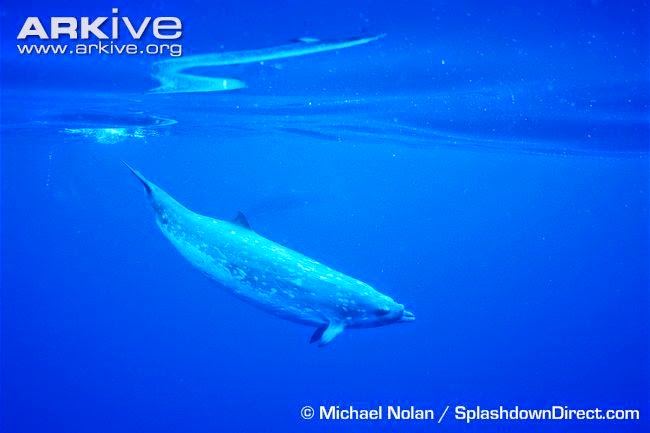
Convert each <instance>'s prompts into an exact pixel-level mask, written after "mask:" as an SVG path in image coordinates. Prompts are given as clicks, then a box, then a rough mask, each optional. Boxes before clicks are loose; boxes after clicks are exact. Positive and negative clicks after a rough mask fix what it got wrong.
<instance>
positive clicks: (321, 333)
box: [309, 322, 345, 347]
mask: <svg viewBox="0 0 650 433" xmlns="http://www.w3.org/2000/svg"><path fill="white" fill-rule="evenodd" d="M344 329H345V325H344V324H343V323H339V322H330V323H329V325H328V326H321V327H320V328H318V329H316V331H314V334H313V335H312V336H311V339H310V340H309V342H310V343H315V342H318V345H319V346H320V347H323V346H325V345H326V344H327V343H329V342H330V341H332V340H334V339H335V338H336V336H337V335H339V334H340V333H341V332H343V330H344Z"/></svg>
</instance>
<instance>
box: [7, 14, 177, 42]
mask: <svg viewBox="0 0 650 433" xmlns="http://www.w3.org/2000/svg"><path fill="white" fill-rule="evenodd" d="M111 12H112V13H113V15H112V16H110V17H95V18H91V17H79V18H77V17H50V19H49V23H48V22H46V23H45V25H44V23H43V22H42V21H41V20H40V18H38V17H27V19H25V22H24V23H23V26H22V28H21V29H20V32H19V33H18V37H17V39H18V40H33V39H35V38H37V39H40V40H50V39H54V40H57V39H59V38H61V37H68V38H69V39H72V40H88V39H91V38H96V39H100V40H108V39H111V40H117V39H120V38H123V37H130V38H131V39H133V40H140V38H142V37H143V36H144V35H145V34H147V33H148V32H151V34H152V35H153V37H154V38H156V39H159V40H174V39H179V38H180V37H181V36H182V35H183V22H182V21H181V19H180V18H178V17H155V18H153V17H149V16H147V17H144V18H143V19H141V20H139V19H131V18H129V17H128V16H119V9H118V8H112V10H111Z"/></svg>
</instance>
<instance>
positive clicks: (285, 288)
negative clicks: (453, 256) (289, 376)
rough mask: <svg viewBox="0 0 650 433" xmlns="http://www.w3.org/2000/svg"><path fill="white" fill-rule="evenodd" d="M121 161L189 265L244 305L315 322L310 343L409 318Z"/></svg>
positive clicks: (354, 282)
mask: <svg viewBox="0 0 650 433" xmlns="http://www.w3.org/2000/svg"><path fill="white" fill-rule="evenodd" d="M125 165H126V166H127V168H128V169H129V170H130V171H131V173H133V175H134V176H135V177H136V178H137V179H138V180H139V181H140V182H141V183H142V185H143V186H144V190H145V193H146V196H147V197H148V200H149V203H150V204H151V207H152V208H153V211H154V214H155V219H156V223H157V225H158V227H159V228H160V231H161V232H162V233H163V235H164V236H165V237H166V238H167V239H168V240H169V241H170V242H171V244H172V245H173V246H174V247H175V248H176V250H178V252H179V253H180V254H181V255H182V256H183V257H184V258H185V259H186V260H187V261H188V262H189V263H190V264H192V265H193V266H194V267H195V268H197V269H198V270H199V271H201V272H202V273H203V274H205V275H206V276H207V277H208V278H209V279H211V280H213V281H214V282H216V283H218V285H220V286H221V287H223V288H224V289H226V290H227V291H228V292H229V293H231V294H232V295H234V296H235V297H237V298H239V299H241V300H243V301H245V302H247V303H248V304H251V305H253V306H255V307H257V308H259V309H261V310H263V311H266V312H268V313H270V314H273V315H275V316H277V317H280V318H282V319H286V320H290V321H292V322H295V323H300V324H304V325H308V326H311V327H313V328H315V330H314V332H313V334H312V336H311V339H310V342H311V343H318V346H324V345H326V344H327V343H329V342H331V341H332V340H333V339H334V338H335V337H336V336H338V335H339V334H341V333H342V332H343V331H344V330H346V329H354V328H372V327H378V326H383V325H389V324H393V323H404V322H412V321H414V320H415V315H414V314H413V313H412V312H410V311H408V310H406V309H405V308H404V305H402V304H399V303H397V302H396V301H394V300H393V299H392V298H391V297H389V296H387V295H385V294H383V293H380V292H379V291H377V290H375V289H374V288H373V287H371V286H370V285H369V284H366V283H364V282H362V281H360V280H358V279H356V278H353V277H351V276H348V275H345V274H343V273H341V272H338V271H336V270H334V269H332V268H330V267H328V266H326V265H324V264H322V263H320V262H318V261H316V260H314V259H311V258H309V257H307V256H305V255H303V254H300V253H298V252H296V251H293V250H291V249H289V248H287V247H284V246H282V245H280V244H278V243H276V242H273V241H271V240H269V239H267V238H265V237H263V236H261V235H260V234H258V233H257V232H255V231H254V230H252V229H251V226H250V224H249V223H248V220H247V219H246V217H245V216H244V214H242V213H241V212H239V213H238V214H237V216H236V217H235V218H234V219H233V220H221V219H216V218H211V217H208V216H204V215H199V214H198V213H195V212H192V211H191V210H189V209H187V208H186V207H184V206H183V205H182V204H180V203H179V202H178V201H176V200H175V199H174V198H173V197H172V196H170V195H169V194H167V193H166V192H165V191H163V190H162V189H161V188H159V187H158V186H156V185H155V184H154V183H152V182H150V181H149V180H147V179H146V178H145V177H144V176H143V175H142V174H141V173H140V172H139V171H137V170H136V169H134V168H132V167H130V166H129V165H128V164H126V163H125Z"/></svg>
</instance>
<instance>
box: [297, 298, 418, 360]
mask: <svg viewBox="0 0 650 433" xmlns="http://www.w3.org/2000/svg"><path fill="white" fill-rule="evenodd" d="M375 293H376V296H370V297H367V298H365V299H364V300H359V299H357V302H356V304H355V308H354V309H353V311H346V312H345V313H344V314H340V313H339V315H338V317H336V316H335V317H334V318H331V319H330V320H329V323H328V324H327V325H326V326H322V327H320V328H318V329H316V331H315V332H314V334H313V335H312V337H311V340H310V343H315V342H317V343H318V345H319V346H321V347H322V346H324V345H326V344H327V343H329V342H330V341H332V340H333V339H334V338H335V337H336V336H337V335H339V334H340V333H341V332H343V331H344V330H345V329H346V328H374V327H378V326H384V325H390V324H393V323H403V322H413V321H414V320H415V314H413V313H412V312H410V311H408V310H406V309H405V308H404V305H402V304H400V303H398V302H395V301H394V300H393V299H392V298H390V297H388V296H386V295H384V294H381V293H379V292H375Z"/></svg>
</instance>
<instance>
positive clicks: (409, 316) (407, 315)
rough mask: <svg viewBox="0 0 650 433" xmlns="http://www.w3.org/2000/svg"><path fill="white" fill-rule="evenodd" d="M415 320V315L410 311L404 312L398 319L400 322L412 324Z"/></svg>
mask: <svg viewBox="0 0 650 433" xmlns="http://www.w3.org/2000/svg"><path fill="white" fill-rule="evenodd" d="M414 320H415V314H413V313H411V312H410V311H407V310H404V313H402V317H401V318H400V319H399V321H400V322H413V321H414Z"/></svg>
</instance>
